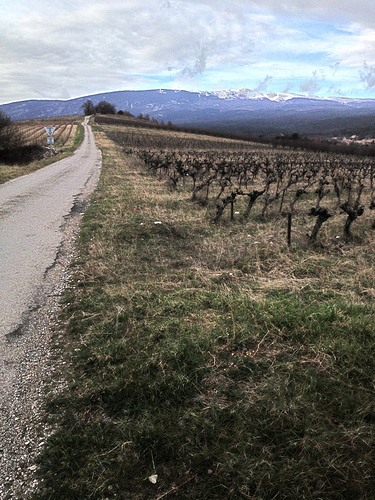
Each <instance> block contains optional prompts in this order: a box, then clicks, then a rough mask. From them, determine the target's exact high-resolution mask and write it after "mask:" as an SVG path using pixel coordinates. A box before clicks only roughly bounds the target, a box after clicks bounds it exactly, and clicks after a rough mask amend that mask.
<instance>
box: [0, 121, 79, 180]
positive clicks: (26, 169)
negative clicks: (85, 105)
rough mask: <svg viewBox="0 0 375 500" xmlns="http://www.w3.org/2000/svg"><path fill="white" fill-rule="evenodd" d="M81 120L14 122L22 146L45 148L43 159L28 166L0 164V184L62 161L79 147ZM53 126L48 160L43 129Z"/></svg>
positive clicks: (45, 136)
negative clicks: (51, 147) (51, 150)
mask: <svg viewBox="0 0 375 500" xmlns="http://www.w3.org/2000/svg"><path fill="white" fill-rule="evenodd" d="M82 121H83V118H82V117H80V116H68V117H55V118H48V119H47V118H43V119H39V120H27V121H24V122H22V121H21V122H16V124H15V125H16V126H17V129H18V131H19V133H20V142H21V144H22V146H30V145H35V144H36V145H39V146H42V147H44V148H45V158H44V159H43V160H36V161H32V162H31V163H29V164H22V165H20V164H15V165H5V164H2V163H0V183H2V182H6V181H8V180H10V179H13V178H15V177H18V176H19V175H25V174H28V173H31V172H33V171H34V170H37V169H39V168H41V167H44V166H46V165H48V164H49V163H51V162H53V161H57V160H59V159H62V158H64V157H66V156H68V155H70V154H72V153H73V151H74V150H75V149H76V148H77V147H78V146H79V144H80V143H81V140H82V138H83V127H82V125H81V123H82ZM50 125H52V126H54V127H55V131H54V132H53V137H54V141H55V143H54V145H53V148H54V153H53V157H52V158H50V147H49V145H48V144H47V137H48V135H47V132H46V131H45V129H44V127H46V126H50Z"/></svg>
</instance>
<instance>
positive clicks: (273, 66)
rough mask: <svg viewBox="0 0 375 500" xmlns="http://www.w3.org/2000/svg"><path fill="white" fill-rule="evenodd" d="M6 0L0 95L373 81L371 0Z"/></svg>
mask: <svg viewBox="0 0 375 500" xmlns="http://www.w3.org/2000/svg"><path fill="white" fill-rule="evenodd" d="M4 2H5V5H4V8H3V12H2V18H1V19H0V96H1V100H2V102H6V101H10V100H16V99H26V98H32V97H41V96H45V97H61V98H63V97H66V96H68V95H69V96H76V95H84V94H89V93H94V92H99V91H104V90H116V89H122V88H150V85H151V86H153V87H163V86H164V87H170V88H172V87H175V86H179V87H183V86H186V87H187V88H190V87H194V88H202V89H204V88H217V86H218V84H219V82H222V85H223V86H228V85H230V86H231V88H233V87H236V88H240V87H244V86H249V87H252V88H257V87H258V88H262V89H264V90H271V89H273V90H276V87H277V86H279V87H280V86H281V87H280V88H278V90H282V89H283V88H286V87H288V88H292V87H293V88H294V90H298V89H299V87H300V88H306V92H310V91H312V90H314V91H315V92H317V91H318V90H320V91H322V92H323V91H325V90H324V89H325V88H326V87H327V88H328V87H329V88H334V87H336V88H340V89H341V88H342V89H343V91H345V89H347V92H349V91H350V88H351V87H353V86H354V85H361V86H362V89H363V91H364V92H369V90H370V89H372V88H373V86H369V85H368V81H369V80H368V78H367V79H366V78H365V76H363V75H364V71H365V69H364V61H366V64H367V65H368V68H371V67H373V66H374V65H375V50H374V47H375V31H374V30H373V26H372V24H375V15H374V14H375V7H373V6H371V5H370V2H368V1H365V2H361V3H360V4H359V5H354V3H355V2H353V1H351V2H349V1H348V0H342V1H341V2H340V3H339V4H338V3H337V1H336V0H335V1H333V0H325V1H323V0H304V1H292V0H284V1H283V2H280V1H279V0H278V1H276V0H263V2H262V3H259V2H256V1H253V0H238V1H236V2H231V3H228V2H227V1H224V0H127V1H126V2H124V1H122V0H121V1H120V0H112V1H110V2H107V1H106V0H81V1H80V2H76V1H73V0H60V1H55V2H53V3H51V2H50V1H47V0H34V1H33V2H26V1H23V0H12V1H10V0H4ZM360 71H362V73H361V74H360ZM314 72H316V73H315V76H314V77H313V79H312V77H311V75H313V74H314ZM323 73H324V78H323V76H322V74H323ZM325 79H326V80H327V81H325ZM355 79H356V82H355V81H354V80H355ZM361 80H362V81H361ZM309 82H310V84H309Z"/></svg>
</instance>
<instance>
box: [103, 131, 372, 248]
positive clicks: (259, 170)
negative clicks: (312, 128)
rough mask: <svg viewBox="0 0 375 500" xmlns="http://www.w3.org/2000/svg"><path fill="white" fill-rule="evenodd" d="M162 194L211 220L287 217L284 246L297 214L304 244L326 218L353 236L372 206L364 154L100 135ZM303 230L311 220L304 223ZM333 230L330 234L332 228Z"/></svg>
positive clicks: (146, 134) (151, 134)
mask: <svg viewBox="0 0 375 500" xmlns="http://www.w3.org/2000/svg"><path fill="white" fill-rule="evenodd" d="M108 135H109V137H110V138H111V139H113V140H115V141H116V142H117V143H118V144H120V145H121V146H122V147H123V150H124V151H125V152H126V153H127V154H133V155H135V156H136V157H137V158H139V159H140V160H141V161H142V163H143V164H144V166H145V167H146V168H147V170H149V171H150V172H152V173H154V174H155V175H157V176H159V178H160V179H161V180H162V179H164V180H165V181H166V182H167V184H168V186H169V188H170V189H181V190H184V191H186V192H187V193H189V199H190V200H191V201H192V202H199V203H201V204H204V205H206V206H207V207H208V214H209V216H210V217H211V219H212V221H213V222H215V223H219V222H220V221H222V220H224V219H226V220H228V219H230V220H231V221H233V220H234V219H237V220H241V221H243V222H246V221H249V220H251V218H253V220H256V221H257V222H261V221H262V220H265V219H266V218H270V217H275V216H277V217H284V218H287V219H288V242H289V244H290V242H291V231H292V223H294V221H295V219H296V218H297V217H300V218H301V217H302V219H303V221H306V220H308V219H310V220H312V221H314V223H313V226H312V227H311V228H310V231H309V242H310V243H315V242H316V240H317V237H318V233H319V232H320V231H321V229H322V227H323V225H324V224H325V223H327V221H329V220H333V219H336V220H338V219H340V220H341V219H342V222H341V226H342V228H341V231H340V234H342V235H343V236H344V238H345V239H350V238H351V237H352V236H353V233H352V224H353V223H354V221H356V220H357V219H358V218H359V217H362V216H363V215H367V217H363V219H366V222H365V225H366V224H367V226H368V229H371V228H372V229H374V228H375V222H369V220H368V219H370V218H371V215H370V214H371V212H370V211H371V210H372V209H374V208H375V195H374V175H375V160H374V158H372V157H366V156H352V155H339V154H334V153H324V152H321V153H319V152H306V151H293V150H285V149H282V148H280V149H277V148H267V147H265V146H262V145H257V144H254V143H249V142H245V141H230V140H225V139H222V140H219V139H217V138H215V139H213V138H208V137H199V136H197V137H195V138H194V139H192V137H191V136H189V135H188V134H186V135H185V136H184V135H183V134H180V135H178V134H175V135H174V136H173V135H171V134H168V133H165V132H163V131H140V130H137V129H126V130H125V131H124V130H122V131H121V130H120V129H119V128H117V129H115V130H111V131H109V132H108ZM307 224H308V225H311V223H309V222H307ZM335 231H337V229H336V227H335Z"/></svg>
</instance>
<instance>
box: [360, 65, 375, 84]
mask: <svg viewBox="0 0 375 500" xmlns="http://www.w3.org/2000/svg"><path fill="white" fill-rule="evenodd" d="M359 75H360V80H361V82H363V83H365V84H366V87H367V88H368V89H372V88H374V87H375V66H369V65H368V64H367V63H366V61H364V63H363V69H362V70H361V71H360V72H359Z"/></svg>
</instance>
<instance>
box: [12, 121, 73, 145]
mask: <svg viewBox="0 0 375 500" xmlns="http://www.w3.org/2000/svg"><path fill="white" fill-rule="evenodd" d="M53 120H56V119H53ZM57 120H58V122H57V123H56V124H55V125H54V126H55V131H54V133H53V138H54V141H55V143H54V147H55V148H61V147H63V146H66V145H67V143H68V141H69V139H70V138H71V137H74V136H75V133H76V130H77V123H74V121H70V120H69V121H68V120H67V121H65V122H63V121H61V119H57ZM46 125H47V122H45V123H44V122H41V121H35V122H34V121H33V122H27V123H24V124H21V125H19V130H20V132H21V136H22V139H23V141H24V145H26V146H27V145H31V144H38V145H40V146H47V133H46V131H45V129H44V127H45V126H46Z"/></svg>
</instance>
